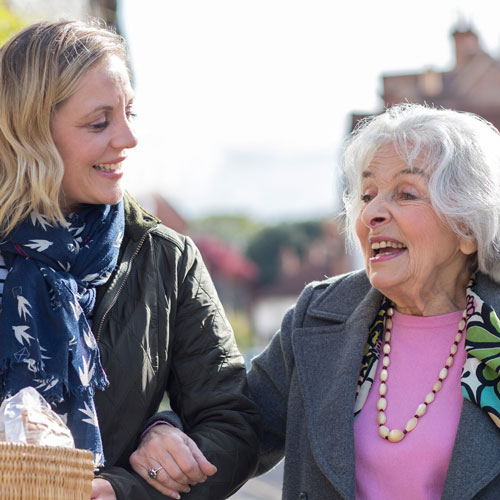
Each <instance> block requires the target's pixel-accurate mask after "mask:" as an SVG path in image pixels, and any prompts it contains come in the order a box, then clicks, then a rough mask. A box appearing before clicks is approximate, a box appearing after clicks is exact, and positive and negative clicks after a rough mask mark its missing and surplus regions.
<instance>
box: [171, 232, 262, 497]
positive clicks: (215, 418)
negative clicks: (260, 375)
mask: <svg viewBox="0 0 500 500" xmlns="http://www.w3.org/2000/svg"><path fill="white" fill-rule="evenodd" d="M177 296H178V302H177V311H176V320H175V328H174V331H173V335H174V337H173V347H172V353H171V356H172V357H171V359H172V370H171V372H170V375H169V379H168V394H169V397H170V404H171V407H172V409H173V411H174V412H176V413H177V414H178V415H179V417H180V418H181V421H182V425H183V427H184V432H186V433H187V434H188V435H189V436H190V437H191V438H192V439H193V440H194V441H195V442H196V443H197V445H198V446H199V448H200V449H201V450H202V452H203V453H204V454H205V456H206V457H207V459H208V460H210V461H211V462H212V463H213V464H214V465H216V467H217V469H218V471H217V473H216V474H215V475H214V476H212V477H209V478H208V479H207V481H206V482H205V483H203V484H201V485H197V486H195V487H193V488H192V490H191V493H189V494H187V495H183V498H185V499H207V500H208V499H224V498H227V497H228V496H229V495H231V494H232V493H234V492H235V491H236V490H237V489H238V488H239V487H240V486H241V485H242V484H243V483H244V482H245V481H246V480H247V479H248V478H249V477H250V476H251V475H252V474H253V472H254V470H255V466H256V460H257V456H258V451H259V450H258V448H259V444H258V443H259V434H260V416H259V412H258V409H257V407H256V405H255V404H254V403H253V402H252V401H251V400H250V398H249V394H248V386H247V378H246V369H245V364H244V360H243V357H242V356H241V354H240V353H239V351H238V348H237V346H236V342H235V338H234V335H233V331H232V329H231V326H230V325H229V323H228V321H227V319H226V317H225V313H224V310H223V308H222V305H221V303H220V301H219V299H218V296H217V293H216V291H215V288H214V285H213V283H212V280H211V278H210V276H209V274H208V271H207V269H206V267H205V265H204V263H203V261H202V258H201V256H200V254H199V252H198V250H197V248H196V247H195V246H194V244H193V243H192V242H191V241H190V240H189V238H188V239H187V242H186V250H185V252H184V255H183V259H182V262H181V264H180V271H179V291H178V294H177Z"/></svg>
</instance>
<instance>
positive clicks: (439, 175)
mask: <svg viewBox="0 0 500 500" xmlns="http://www.w3.org/2000/svg"><path fill="white" fill-rule="evenodd" d="M344 167H345V176H346V181H347V188H346V191H345V207H346V219H347V226H348V229H349V231H350V233H351V235H353V234H354V233H356V235H357V238H358V240H359V243H360V245H361V250H362V253H363V255H364V260H365V270H363V271H357V272H353V273H349V274H346V275H344V276H338V277H335V278H332V279H328V280H326V281H323V282H316V283H312V284H310V285H309V286H307V287H306V289H305V290H304V292H303V293H302V295H301V296H300V297H299V299H298V302H297V304H296V305H295V307H294V308H292V309H291V310H290V311H289V312H288V313H287V314H286V316H285V318H284V320H283V323H282V327H281V330H280V331H279V332H278V333H277V334H276V335H275V336H274V338H273V339H272V341H271V343H270V345H269V346H268V347H267V349H266V350H265V351H264V352H263V353H262V354H261V355H260V356H258V357H257V358H255V359H254V360H253V362H252V368H251V370H250V372H249V376H248V377H249V384H250V391H251V394H252V397H253V399H254V400H255V401H256V402H257V403H258V405H259V407H260V409H261V413H262V418H263V424H264V431H265V432H264V437H263V443H262V449H261V452H260V463H259V469H258V473H262V472H264V471H266V470H268V469H270V468H271V467H272V466H274V465H275V464H276V463H277V462H278V461H279V460H280V459H281V458H282V457H283V456H285V470H284V489H283V498H284V499H287V500H288V499H301V500H307V499H309V500H332V499H354V498H356V499H357V500H363V499H373V500H381V499H384V500H399V499H403V498H404V499H405V500H408V499H410V500H411V499H414V500H423V499H428V500H434V499H436V500H437V499H439V498H443V499H450V500H452V499H453V500H457V499H461V500H462V499H463V500H467V499H482V500H487V499H489V500H497V499H498V498H499V495H500V428H499V427H500V375H499V372H500V321H499V319H498V317H497V314H496V312H495V311H500V285H499V283H500V134H499V133H498V131H497V130H496V129H495V128H494V127H493V126H492V125H491V124H489V123H487V122H486V121H484V120H483V119H481V118H479V117H477V116H475V115H472V114H467V113H458V112H455V111H449V110H443V109H441V110H438V109H432V108H429V107H426V106H419V105H411V104H405V105H400V106H395V107H393V108H391V109H389V110H387V111H386V112H385V113H383V114H382V115H380V116H377V117H375V118H372V119H369V120H367V121H366V122H365V123H363V124H362V125H361V126H360V127H358V128H357V130H356V131H355V133H354V134H353V136H352V138H351V139H350V140H349V141H348V143H347V147H346V149H345V152H344Z"/></svg>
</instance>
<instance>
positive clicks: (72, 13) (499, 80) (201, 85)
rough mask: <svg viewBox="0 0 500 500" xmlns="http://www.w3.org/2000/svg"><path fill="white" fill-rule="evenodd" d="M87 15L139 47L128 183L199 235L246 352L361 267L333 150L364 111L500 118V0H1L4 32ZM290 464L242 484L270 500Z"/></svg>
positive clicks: (0, 36)
mask: <svg viewBox="0 0 500 500" xmlns="http://www.w3.org/2000/svg"><path fill="white" fill-rule="evenodd" d="M88 16H94V17H99V18H102V19H104V20H106V22H108V23H109V24H110V25H113V26H114V27H115V28H116V29H117V30H118V31H119V32H120V33H121V34H122V35H123V36H124V37H125V38H126V40H127V43H128V45H129V48H130V55H131V70H132V75H133V84H134V89H135V92H136V109H135V112H136V113H137V115H138V116H137V119H136V124H135V126H136V131H137V135H138V137H139V146H138V147H137V148H136V149H135V150H134V151H133V152H131V154H130V157H129V160H127V166H126V168H127V169H128V170H127V172H126V176H127V180H126V182H127V187H128V189H129V191H130V192H131V193H132V194H133V195H134V196H135V197H136V198H137V199H138V200H139V201H140V202H141V203H142V204H143V205H144V206H145V207H146V208H147V209H148V210H150V211H151V212H153V213H154V214H156V215H157V216H158V217H159V218H160V219H162V221H163V222H164V223H165V224H166V225H168V226H170V227H172V228H173V229H175V230H177V231H179V232H182V233H185V234H188V235H190V236H191V237H192V238H193V239H194V241H195V242H196V244H197V245H198V247H199V248H200V251H201V253H202V255H203V258H204V260H205V262H206V264H207V266H208V268H209V270H210V272H211V275H212V277H213V279H214V282H215V285H216V287H217V289H218V292H219V294H220V297H221V299H222V302H223V304H224V306H225V309H226V312H227V314H228V317H229V320H230V322H231V324H232V325H233V328H234V331H235V335H236V338H237V341H238V345H239V347H240V349H241V351H242V352H243V354H244V355H245V358H246V359H247V361H249V360H250V358H251V357H252V356H254V355H256V354H257V353H259V352H260V351H261V350H262V349H263V347H264V346H265V345H266V344H267V342H268V341H269V339H270V337H271V336H272V335H273V333H274V332H275V331H276V330H277V329H278V328H279V325H280V321H281V318H282V316H283V314H284V312H285V311H286V310H287V309H288V308H289V307H290V306H292V305H293V303H294V301H295V300H296V297H297V295H298V294H299V293H300V291H301V289H302V288H303V287H304V285H305V284H306V283H307V282H310V281H312V280H320V279H323V278H324V277H325V276H332V275H335V274H339V273H343V272H346V271H349V270H351V269H354V268H358V267H361V266H362V263H361V260H360V257H359V255H358V253H357V251H356V250H355V249H354V250H351V251H346V242H345V238H344V233H343V231H342V225H341V220H340V218H339V217H338V216H339V214H340V212H341V210H342V202H341V197H340V193H341V189H342V179H341V176H340V175H339V165H338V155H339V151H340V148H341V145H342V141H343V140H344V139H345V138H346V137H347V136H348V135H349V133H350V132H351V131H352V129H353V127H354V126H355V125H356V123H357V122H358V121H359V120H360V119H362V118H363V117H364V116H368V115H371V114H376V113H379V112H381V111H382V110H383V109H384V107H385V106H390V105H391V104H394V103H398V102H403V101H410V102H421V103H423V102H427V103H429V104H434V105H436V106H444V107H449V108H454V109H458V110H464V111H471V112H475V113H477V114H480V115H482V116H484V117H485V118H486V119H488V120H490V121H492V122H493V123H494V124H495V125H496V126H497V127H499V126H500V91H499V90H500V23H499V22H498V19H499V18H500V3H498V2H492V1H490V0H476V1H475V2H474V3H473V4H472V2H469V1H468V0H462V1H456V0H455V1H453V0H440V1H439V2H436V1H431V0H420V1H419V2H401V1H400V0H387V1H385V0H380V1H378V2H373V1H370V0H360V1H358V2H345V1H339V2H333V1H330V0H307V1H306V0H302V1H301V0H254V1H252V2H243V1H241V0H211V1H210V2H207V1H206V0H191V1H189V2H174V1H171V0H140V1H139V0H121V1H120V0H0V43H3V41H5V40H6V39H7V38H8V37H9V36H10V35H11V34H13V33H14V32H15V31H17V30H19V29H20V28H22V27H23V26H25V25H26V24H29V23H30V22H33V21H36V20H39V19H58V18H79V19H85V18H87V17H88ZM281 476H282V467H281V466H279V467H277V468H276V469H275V470H273V471H271V472H270V473H268V474H267V475H265V476H263V477H261V478H256V479H254V480H252V481H250V482H249V483H248V484H247V485H246V486H245V487H244V488H243V489H242V490H240V492H238V493H237V494H236V495H234V496H233V498H234V499H238V500H250V499H262V500H274V499H278V498H280V497H281Z"/></svg>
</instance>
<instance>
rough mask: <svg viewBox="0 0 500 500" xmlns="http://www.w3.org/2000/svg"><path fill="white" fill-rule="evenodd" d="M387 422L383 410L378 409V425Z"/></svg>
mask: <svg viewBox="0 0 500 500" xmlns="http://www.w3.org/2000/svg"><path fill="white" fill-rule="evenodd" d="M386 422H387V417H386V415H385V413H384V412H383V411H379V412H378V415H377V423H378V425H384V424H385V423H386Z"/></svg>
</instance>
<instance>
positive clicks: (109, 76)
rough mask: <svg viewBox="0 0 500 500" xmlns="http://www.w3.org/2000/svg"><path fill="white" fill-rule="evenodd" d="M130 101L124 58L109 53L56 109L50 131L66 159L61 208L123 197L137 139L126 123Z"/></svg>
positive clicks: (110, 200)
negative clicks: (127, 167) (129, 154)
mask: <svg viewBox="0 0 500 500" xmlns="http://www.w3.org/2000/svg"><path fill="white" fill-rule="evenodd" d="M132 100H133V91H132V88H131V86H130V81H129V77H128V72H127V68H126V66H125V63H124V62H123V61H122V60H121V59H120V58H119V57H117V56H112V57H109V58H107V59H105V60H104V61H103V62H101V63H99V64H98V65H97V66H95V67H92V68H91V69H90V70H89V71H88V73H87V74H86V75H85V76H84V77H83V79H82V81H81V82H80V85H79V87H78V88H77V90H76V92H74V93H73V94H72V95H71V96H70V97H69V98H68V99H67V100H66V101H65V102H64V103H62V105H61V106H60V107H59V108H58V109H57V110H56V111H55V113H54V116H53V117H52V122H51V130H52V137H53V139H54V142H55V145H56V147H57V149H58V151H59V154H60V155H61V158H62V161H63V163H64V177H63V182H62V195H61V199H60V205H61V209H62V211H63V213H69V212H71V211H72V210H74V209H75V208H77V207H78V205H80V204H83V203H85V204H87V203H89V204H109V205H113V204H115V203H118V202H119V201H120V200H121V198H122V196H123V192H124V188H123V186H122V177H123V164H124V161H125V159H126V157H127V149H129V148H133V147H135V146H136V144H137V140H136V137H135V135H134V133H133V131H132V129H131V124H130V118H131V111H132Z"/></svg>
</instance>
